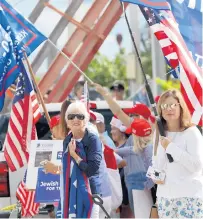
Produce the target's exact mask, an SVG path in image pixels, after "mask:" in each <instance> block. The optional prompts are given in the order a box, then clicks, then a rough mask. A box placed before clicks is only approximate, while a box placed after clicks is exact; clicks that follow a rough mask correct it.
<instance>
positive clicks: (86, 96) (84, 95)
mask: <svg viewBox="0 0 203 219" xmlns="http://www.w3.org/2000/svg"><path fill="white" fill-rule="evenodd" d="M80 101H81V102H83V103H84V104H85V106H86V108H87V111H88V112H89V101H90V100H89V91H88V84H87V81H86V82H85V83H84V87H83V93H82V96H81V98H80Z"/></svg>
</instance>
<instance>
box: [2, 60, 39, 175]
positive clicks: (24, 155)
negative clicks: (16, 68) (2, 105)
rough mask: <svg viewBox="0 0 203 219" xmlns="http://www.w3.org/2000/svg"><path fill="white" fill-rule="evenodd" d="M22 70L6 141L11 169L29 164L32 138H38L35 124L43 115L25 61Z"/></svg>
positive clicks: (6, 150)
mask: <svg viewBox="0 0 203 219" xmlns="http://www.w3.org/2000/svg"><path fill="white" fill-rule="evenodd" d="M20 70H21V71H20V74H19V77H18V83H17V87H16V93H15V96H14V99H13V105H12V109H11V114H10V120H9V125H8V131H7V134H6V138H5V142H4V156H5V159H6V161H7V163H8V166H9V168H10V170H11V171H16V170H17V169H19V168H21V167H23V166H24V165H25V164H27V161H28V157H29V146H30V143H31V140H35V139H37V132H36V128H35V124H36V122H37V121H38V119H39V118H40V116H41V113H40V109H39V104H38V101H37V98H36V94H35V92H34V90H33V86H32V82H31V80H30V78H29V76H28V74H27V72H26V69H25V67H24V65H23V63H21V65H20Z"/></svg>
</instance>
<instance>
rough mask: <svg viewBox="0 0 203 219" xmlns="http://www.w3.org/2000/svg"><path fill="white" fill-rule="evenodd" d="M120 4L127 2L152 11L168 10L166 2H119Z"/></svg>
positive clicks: (150, 0)
mask: <svg viewBox="0 0 203 219" xmlns="http://www.w3.org/2000/svg"><path fill="white" fill-rule="evenodd" d="M121 2H129V3H133V4H137V5H141V6H145V7H150V8H154V9H165V10H170V6H169V4H168V3H167V2H166V0H121Z"/></svg>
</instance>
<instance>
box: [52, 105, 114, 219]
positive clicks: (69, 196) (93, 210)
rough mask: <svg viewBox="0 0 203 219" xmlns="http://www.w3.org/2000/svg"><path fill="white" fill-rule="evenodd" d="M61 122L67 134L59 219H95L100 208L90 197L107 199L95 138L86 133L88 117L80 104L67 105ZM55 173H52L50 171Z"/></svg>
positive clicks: (98, 143) (108, 192)
mask: <svg viewBox="0 0 203 219" xmlns="http://www.w3.org/2000/svg"><path fill="white" fill-rule="evenodd" d="M65 120H66V124H67V127H68V128H69V130H70V134H69V135H68V136H67V137H66V138H65V140H64V143H63V145H64V150H63V159H62V167H57V168H58V172H61V185H60V188H61V202H60V205H59V209H58V211H57V213H58V212H60V211H61V216H62V218H69V217H76V218H90V217H91V218H99V216H101V214H100V207H99V206H98V205H95V204H93V203H92V199H91V194H98V195H101V196H102V198H103V199H105V198H106V197H109V196H110V199H111V190H110V187H109V186H107V185H109V181H108V175H107V170H106V164H105V161H104V159H103V155H102V143H101V141H100V139H99V137H98V136H97V135H95V134H93V133H92V132H90V131H89V130H88V129H87V124H88V121H89V114H88V112H87V110H86V107H85V105H84V104H83V103H81V102H74V103H72V104H70V105H69V107H68V109H67V111H66V113H65ZM54 172H55V171H54Z"/></svg>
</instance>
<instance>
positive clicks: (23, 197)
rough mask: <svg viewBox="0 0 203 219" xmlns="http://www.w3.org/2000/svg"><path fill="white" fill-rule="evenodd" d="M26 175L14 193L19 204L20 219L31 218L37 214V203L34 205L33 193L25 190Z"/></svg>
mask: <svg viewBox="0 0 203 219" xmlns="http://www.w3.org/2000/svg"><path fill="white" fill-rule="evenodd" d="M26 175H27V171H26V172H25V176H24V179H23V180H22V182H21V183H20V185H19V186H18V189H17V191H16V197H17V199H18V200H19V201H20V203H21V216H22V217H32V216H34V215H36V214H37V213H38V212H39V203H35V202H34V200H35V191H28V190H27V189H26V185H25V182H26Z"/></svg>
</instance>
